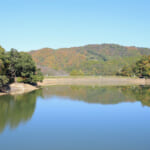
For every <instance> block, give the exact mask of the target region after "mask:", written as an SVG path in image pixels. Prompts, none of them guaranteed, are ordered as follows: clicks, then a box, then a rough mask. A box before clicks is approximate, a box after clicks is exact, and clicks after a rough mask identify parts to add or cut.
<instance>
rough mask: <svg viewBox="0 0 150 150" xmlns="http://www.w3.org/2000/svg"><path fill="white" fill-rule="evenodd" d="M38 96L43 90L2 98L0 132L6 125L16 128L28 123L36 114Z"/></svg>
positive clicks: (0, 101)
mask: <svg viewBox="0 0 150 150" xmlns="http://www.w3.org/2000/svg"><path fill="white" fill-rule="evenodd" d="M38 95H41V90H38V91H34V92H31V93H28V94H23V95H17V96H10V95H5V96H0V132H1V131H3V130H4V128H5V127H6V125H9V126H10V127H11V128H15V127H17V126H18V125H19V124H20V123H24V122H26V121H28V120H29V119H30V118H31V117H32V115H33V113H34V110H35V106H36V98H37V96H38Z"/></svg>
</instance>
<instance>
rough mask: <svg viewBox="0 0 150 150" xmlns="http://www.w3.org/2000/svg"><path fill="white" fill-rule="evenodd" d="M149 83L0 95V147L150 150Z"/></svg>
mask: <svg viewBox="0 0 150 150" xmlns="http://www.w3.org/2000/svg"><path fill="white" fill-rule="evenodd" d="M149 139H150V87H148V86H118V87H98V86H92V87H91V86H50V87H44V88H43V89H40V90H36V91H33V92H31V93H27V94H23V95H15V96H11V95H5V96H1V97H0V150H150V142H149Z"/></svg>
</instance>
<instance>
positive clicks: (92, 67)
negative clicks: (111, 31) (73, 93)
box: [30, 44, 150, 75]
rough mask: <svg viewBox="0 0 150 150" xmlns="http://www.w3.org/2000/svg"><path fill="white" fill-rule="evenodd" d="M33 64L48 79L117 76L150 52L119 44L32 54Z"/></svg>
mask: <svg viewBox="0 0 150 150" xmlns="http://www.w3.org/2000/svg"><path fill="white" fill-rule="evenodd" d="M30 54H31V55H32V57H33V60H34V61H35V62H36V64H37V65H38V66H39V67H40V68H41V70H42V72H43V73H44V74H45V75H66V74H71V75H116V74H117V73H118V72H120V71H121V69H122V68H123V67H124V66H130V65H132V64H134V63H135V62H136V61H138V60H139V59H140V58H141V57H142V56H143V55H150V49H148V48H138V47H124V46H120V45H115V44H102V45H87V46H82V47H72V48H61V49H57V50H54V49H50V48H43V49H40V50H35V51H31V52H30Z"/></svg>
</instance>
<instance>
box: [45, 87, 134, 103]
mask: <svg viewBox="0 0 150 150" xmlns="http://www.w3.org/2000/svg"><path fill="white" fill-rule="evenodd" d="M43 93H44V95H45V96H47V97H48V96H52V95H56V96H64V97H69V98H71V99H72V100H81V101H85V102H88V103H100V104H117V103H120V102H125V101H132V102H134V101H135V99H134V98H132V97H130V96H128V95H125V94H124V93H123V92H122V90H121V88H120V87H98V86H96V87H91V86H51V87H47V88H44V89H43Z"/></svg>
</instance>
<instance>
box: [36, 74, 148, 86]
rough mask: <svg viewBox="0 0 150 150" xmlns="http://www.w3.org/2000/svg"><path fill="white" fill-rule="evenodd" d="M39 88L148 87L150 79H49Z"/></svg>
mask: <svg viewBox="0 0 150 150" xmlns="http://www.w3.org/2000/svg"><path fill="white" fill-rule="evenodd" d="M38 85H39V86H50V85H99V86H124V85H150V79H140V78H129V77H114V76H108V77H107V76H106V77H103V76H96V77H95V76H88V77H84V76H83V77H49V78H45V79H44V80H43V82H42V83H38Z"/></svg>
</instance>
